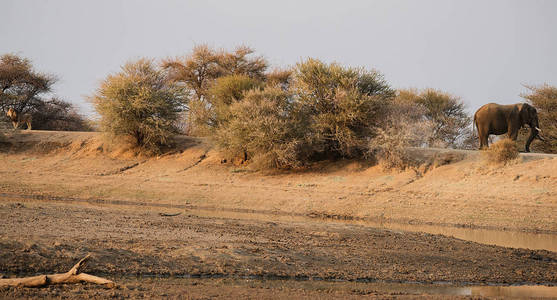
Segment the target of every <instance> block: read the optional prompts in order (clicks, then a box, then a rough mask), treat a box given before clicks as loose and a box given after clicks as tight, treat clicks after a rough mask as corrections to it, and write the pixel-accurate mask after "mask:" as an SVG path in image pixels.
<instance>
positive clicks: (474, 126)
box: [472, 114, 478, 135]
mask: <svg viewBox="0 0 557 300" xmlns="http://www.w3.org/2000/svg"><path fill="white" fill-rule="evenodd" d="M477 127H478V125H477V124H476V114H474V122H472V135H476V128H477Z"/></svg>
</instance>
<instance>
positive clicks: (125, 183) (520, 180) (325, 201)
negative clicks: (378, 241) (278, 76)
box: [0, 131, 557, 233]
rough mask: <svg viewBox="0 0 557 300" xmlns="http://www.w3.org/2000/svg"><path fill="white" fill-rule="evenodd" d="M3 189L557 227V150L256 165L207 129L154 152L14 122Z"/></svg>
mask: <svg viewBox="0 0 557 300" xmlns="http://www.w3.org/2000/svg"><path fill="white" fill-rule="evenodd" d="M1 145H2V154H0V155H1V159H2V164H1V166H0V172H1V174H2V177H1V179H0V191H1V192H2V193H5V194H18V195H26V196H32V197H46V198H48V197H61V198H78V199H103V200H125V201H131V202H137V203H156V204H168V205H182V206H183V205H186V206H191V207H205V208H207V207H209V208H218V209H229V210H230V209H232V210H253V211H261V212H270V213H275V214H277V213H278V214H295V215H310V216H323V217H333V218H346V219H358V218H363V219H371V220H377V221H395V222H405V223H406V222H412V223H431V224H441V225H447V226H470V227H485V228H494V229H512V230H521V231H539V232H548V233H557V219H556V218H555V215H556V214H557V196H556V195H557V184H556V183H557V159H556V158H555V157H553V156H551V155H544V154H521V156H520V157H519V158H518V159H516V160H512V161H510V162H509V163H507V164H506V165H501V164H488V163H486V158H485V157H484V156H483V155H478V152H477V151H462V150H453V151H449V150H424V149H416V150H414V151H413V156H414V157H415V158H416V159H419V160H420V161H422V162H423V163H422V164H421V166H420V167H419V168H417V169H412V170H407V171H403V172H400V171H386V170H383V169H382V168H381V167H380V166H374V165H372V164H371V163H366V162H360V161H339V162H323V163H318V164H315V165H314V166H313V167H312V168H311V169H308V170H304V171H301V172H300V171H299V172H295V171H256V170H252V169H250V168H248V167H244V166H242V165H235V164H234V163H227V164H222V163H221V160H222V159H223V156H222V155H221V154H219V153H218V152H216V151H215V150H213V147H212V146H211V145H210V144H209V142H207V141H206V140H203V139H195V138H189V137H179V138H178V141H177V148H176V150H173V151H171V152H168V153H166V154H164V155H160V156H157V157H152V158H142V157H136V156H135V155H134V154H133V153H132V152H131V151H127V150H125V149H121V150H118V149H110V148H109V147H108V146H106V143H104V142H103V141H102V139H101V138H100V136H99V135H98V134H97V133H71V132H41V131H33V132H22V131H21V132H17V133H11V132H8V133H7V134H6V137H5V141H4V142H3V143H2V144H1Z"/></svg>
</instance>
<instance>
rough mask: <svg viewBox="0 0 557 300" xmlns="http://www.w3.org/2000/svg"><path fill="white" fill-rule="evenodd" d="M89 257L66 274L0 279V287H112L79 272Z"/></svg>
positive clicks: (99, 278)
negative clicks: (92, 285)
mask: <svg viewBox="0 0 557 300" xmlns="http://www.w3.org/2000/svg"><path fill="white" fill-rule="evenodd" d="M89 257H90V255H87V256H85V257H84V258H82V259H81V260H80V261H79V262H78V263H77V264H75V265H74V266H73V267H72V268H71V269H70V270H69V271H68V272H66V273H61V274H50V275H38V276H32V277H23V278H2V279H0V286H20V287H41V286H46V285H52V284H66V283H79V282H90V283H95V284H101V285H104V286H107V287H114V286H115V283H114V282H113V281H111V280H108V279H105V278H102V277H97V276H94V275H89V274H87V273H82V272H81V271H82V270H83V268H84V267H85V265H86V263H87V260H88V259H89Z"/></svg>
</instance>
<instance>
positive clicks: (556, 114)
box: [519, 84, 557, 153]
mask: <svg viewBox="0 0 557 300" xmlns="http://www.w3.org/2000/svg"><path fill="white" fill-rule="evenodd" d="M526 88H527V89H528V90H529V92H528V93H524V94H522V95H521V97H523V98H524V99H526V100H527V101H528V102H530V103H531V104H532V105H533V106H534V107H535V108H536V110H537V111H538V118H539V123H540V129H541V130H542V132H541V135H542V136H543V137H544V138H545V142H538V143H533V144H532V149H533V150H534V151H541V152H545V153H557V87H554V86H551V85H548V84H543V85H540V86H526ZM524 131H526V133H523V134H521V135H520V136H519V139H521V140H525V139H526V137H527V136H528V133H527V132H528V131H527V130H526V129H525V130H524Z"/></svg>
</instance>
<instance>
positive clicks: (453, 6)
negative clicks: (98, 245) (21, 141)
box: [0, 0, 557, 114]
mask: <svg viewBox="0 0 557 300" xmlns="http://www.w3.org/2000/svg"><path fill="white" fill-rule="evenodd" d="M0 2H1V3H0V54H4V53H15V54H18V55H21V56H24V57H27V58H30V59H31V60H32V61H33V65H34V66H35V67H36V69H37V70H39V71H42V72H47V73H53V74H55V75H57V76H58V77H59V78H60V81H59V82H58V83H57V84H56V85H55V87H54V89H55V93H56V94H57V95H59V96H60V97H61V98H63V99H65V100H67V101H70V102H72V103H75V104H76V105H78V107H79V108H80V111H81V113H83V114H91V113H92V112H93V109H92V107H91V105H90V104H89V103H87V102H86V101H85V96H86V95H91V94H92V93H93V92H94V91H95V89H96V88H97V87H98V85H99V82H100V80H102V79H103V78H105V77H106V76H107V75H108V74H110V73H113V72H116V71H118V70H119V68H120V66H121V65H122V64H124V63H125V62H127V61H129V60H133V59H136V58H139V57H151V58H157V59H158V58H164V57H168V56H177V55H184V54H187V53H188V52H189V51H190V50H191V49H192V47H193V46H194V45H198V44H205V43H206V44H208V45H210V46H212V47H214V48H226V49H233V48H234V47H235V46H238V45H247V46H250V47H252V48H254V49H255V50H256V52H257V53H258V54H260V55H263V56H264V57H265V58H267V59H268V61H269V62H270V63H271V65H272V66H277V67H280V66H288V65H294V64H295V63H297V62H299V61H301V60H303V59H305V58H308V57H313V58H318V59H321V60H323V61H326V62H333V61H336V62H339V63H341V64H344V65H347V66H362V67H365V68H370V69H371V68H375V69H377V70H379V71H380V72H381V73H383V74H384V75H385V77H386V79H387V81H388V82H389V83H390V84H391V85H392V86H393V87H394V88H420V89H421V88H427V87H431V88H436V89H441V90H444V91H447V92H450V93H452V94H454V95H457V96H460V97H461V98H462V100H463V101H464V102H465V103H466V104H467V105H468V107H469V111H470V112H473V111H475V110H476V109H477V108H478V107H480V106H481V105H483V104H485V103H488V102H499V103H505V104H508V103H516V102H520V101H523V99H522V98H520V93H522V92H524V91H525V88H524V87H523V86H522V85H523V84H534V85H537V84H542V83H549V84H551V85H557V58H556V56H557V18H556V17H555V16H556V14H557V1H551V0H546V1H541V0H522V1H500V0H477V1H469V0H461V1H451V0H420V1H418V0H375V1H370V0H361V1H356V0H354V1H350V0H344V1H338V0H335V1H328V0H327V1H323V0H321V1H317V0H315V1H313V0H312V1H303V0H281V1H263V0H235V1H226V0H222V1H185V0H184V1H178V0H158V1H155V0H153V1H145V0H135V1H134V0H102V1H101V0H95V1H93V0H91V1H85V0H34V1H31V0H0Z"/></svg>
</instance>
